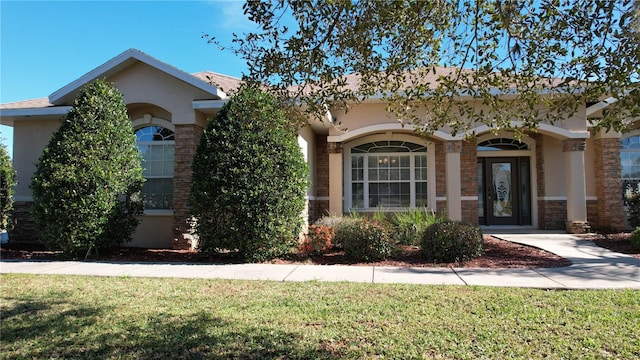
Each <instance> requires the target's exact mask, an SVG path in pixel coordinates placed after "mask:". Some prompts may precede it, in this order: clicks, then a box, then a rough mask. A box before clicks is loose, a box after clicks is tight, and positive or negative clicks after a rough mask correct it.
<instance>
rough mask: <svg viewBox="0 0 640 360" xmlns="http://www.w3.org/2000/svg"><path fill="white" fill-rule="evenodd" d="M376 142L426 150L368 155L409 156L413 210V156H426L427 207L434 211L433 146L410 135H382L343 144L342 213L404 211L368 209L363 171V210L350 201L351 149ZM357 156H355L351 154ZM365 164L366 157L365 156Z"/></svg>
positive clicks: (434, 176)
mask: <svg viewBox="0 0 640 360" xmlns="http://www.w3.org/2000/svg"><path fill="white" fill-rule="evenodd" d="M376 141H405V142H411V143H414V144H418V145H422V146H424V147H425V148H426V152H422V151H419V152H399V153H370V154H371V155H374V156H380V155H385V156H404V155H410V156H411V157H410V169H411V180H410V183H411V185H410V186H411V192H410V194H411V200H410V204H411V205H410V207H409V208H415V184H416V181H415V155H426V156H427V207H428V208H430V209H434V210H435V209H436V173H435V151H434V150H435V149H434V148H435V146H434V144H433V143H432V142H430V141H426V140H425V139H423V138H419V137H416V136H412V135H407V134H398V133H395V134H393V133H391V134H383V135H370V136H365V137H362V138H358V139H356V140H353V141H350V142H348V143H345V144H343V165H344V166H343V174H344V176H343V184H344V186H343V190H344V199H343V204H344V211H345V212H350V211H354V212H373V211H376V210H378V209H383V210H384V211H390V212H393V211H402V210H406V209H407V208H406V207H368V201H369V199H368V184H369V180H368V172H367V171H366V166H365V171H364V181H363V184H364V191H365V192H364V205H365V207H364V208H354V207H353V203H352V201H353V199H352V183H353V182H352V179H351V176H352V172H351V170H352V169H351V155H352V154H351V149H352V148H354V147H357V146H360V145H363V144H367V143H372V142H376ZM361 154H362V155H368V154H367V153H361ZM353 155H357V154H353ZM364 161H365V162H366V161H367V160H366V156H365V160H364ZM399 182H402V181H399Z"/></svg>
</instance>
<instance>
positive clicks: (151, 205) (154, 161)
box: [135, 126, 175, 210]
mask: <svg viewBox="0 0 640 360" xmlns="http://www.w3.org/2000/svg"><path fill="white" fill-rule="evenodd" d="M135 134H136V142H137V145H138V149H139V150H140V154H142V160H143V162H142V167H143V168H144V177H145V178H146V181H145V183H144V185H143V187H142V194H143V196H144V208H145V210H171V209H173V174H174V158H175V133H174V132H173V131H172V130H170V129H167V128H165V127H162V126H145V127H142V128H139V129H137V130H136V131H135Z"/></svg>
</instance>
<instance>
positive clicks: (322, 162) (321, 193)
mask: <svg viewBox="0 0 640 360" xmlns="http://www.w3.org/2000/svg"><path fill="white" fill-rule="evenodd" d="M332 146H335V145H332ZM315 170H316V178H315V180H314V182H315V185H316V195H315V196H316V197H318V198H328V197H329V144H328V143H327V136H326V135H316V169H315ZM328 212H329V200H318V199H315V200H309V222H314V221H316V220H318V219H319V218H321V217H322V216H324V215H326V214H327V213H328Z"/></svg>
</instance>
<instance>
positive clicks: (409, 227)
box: [391, 208, 446, 245]
mask: <svg viewBox="0 0 640 360" xmlns="http://www.w3.org/2000/svg"><path fill="white" fill-rule="evenodd" d="M445 219H446V218H445V217H444V216H442V215H438V214H436V213H435V212H434V211H433V210H431V209H427V208H416V209H409V210H407V211H402V212H397V213H394V214H393V216H392V217H391V224H392V226H393V232H392V235H393V237H394V238H395V240H396V241H397V242H398V243H400V244H402V245H420V241H421V240H422V233H423V231H424V230H425V229H426V228H427V227H428V226H430V225H432V224H435V223H437V222H441V221H443V220H445Z"/></svg>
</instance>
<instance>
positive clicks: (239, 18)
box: [209, 1, 256, 32]
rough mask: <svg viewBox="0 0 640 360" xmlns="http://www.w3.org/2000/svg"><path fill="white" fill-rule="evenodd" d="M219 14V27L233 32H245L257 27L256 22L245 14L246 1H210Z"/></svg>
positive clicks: (217, 16) (217, 15)
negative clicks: (243, 6)
mask: <svg viewBox="0 0 640 360" xmlns="http://www.w3.org/2000/svg"><path fill="white" fill-rule="evenodd" d="M209 3H210V4H212V5H213V6H214V7H215V9H216V10H217V11H219V12H220V13H219V14H216V19H217V21H218V26H217V27H219V28H222V29H224V30H227V31H231V32H234V31H235V32H243V31H250V30H255V29H256V24H255V23H254V22H252V21H250V20H249V19H248V17H247V16H246V15H245V14H244V10H243V9H242V5H244V3H245V2H244V1H209Z"/></svg>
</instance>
